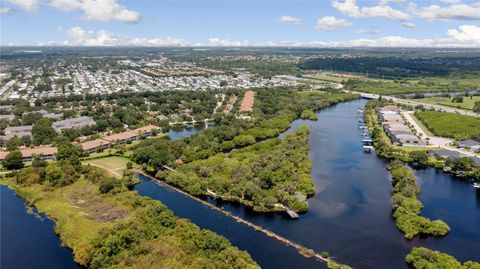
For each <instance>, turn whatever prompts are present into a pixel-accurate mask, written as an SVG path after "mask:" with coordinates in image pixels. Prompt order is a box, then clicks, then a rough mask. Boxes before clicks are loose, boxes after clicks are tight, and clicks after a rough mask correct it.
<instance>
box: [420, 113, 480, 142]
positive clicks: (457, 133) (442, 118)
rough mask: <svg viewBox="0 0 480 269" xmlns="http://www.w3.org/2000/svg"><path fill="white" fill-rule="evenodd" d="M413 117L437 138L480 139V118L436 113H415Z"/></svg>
mask: <svg viewBox="0 0 480 269" xmlns="http://www.w3.org/2000/svg"><path fill="white" fill-rule="evenodd" d="M415 116H416V117H417V118H418V119H419V120H420V121H421V122H422V123H423V125H425V126H426V127H427V128H428V129H429V130H430V131H431V132H432V133H433V134H435V135H437V136H441V137H449V138H453V139H456V140H464V139H472V138H476V139H478V138H480V118H477V117H472V116H464V115H459V114H455V113H447V112H437V111H422V112H417V113H415Z"/></svg>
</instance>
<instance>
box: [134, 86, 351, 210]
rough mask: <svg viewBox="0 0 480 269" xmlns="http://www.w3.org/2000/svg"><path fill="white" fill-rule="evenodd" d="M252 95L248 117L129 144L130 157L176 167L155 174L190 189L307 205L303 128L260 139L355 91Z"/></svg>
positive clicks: (309, 189) (257, 203)
mask: <svg viewBox="0 0 480 269" xmlns="http://www.w3.org/2000/svg"><path fill="white" fill-rule="evenodd" d="M255 98H256V99H255V107H254V111H253V113H252V116H253V119H252V120H249V121H245V120H240V119H237V118H234V117H225V118H223V119H222V120H219V121H217V122H216V125H215V126H214V127H212V128H208V129H206V130H203V131H201V132H199V133H197V134H194V135H192V136H190V137H187V138H184V139H182V140H176V141H171V140H167V139H157V140H149V141H144V142H141V143H140V144H139V145H138V146H137V147H135V148H134V150H133V154H132V160H133V161H134V162H136V163H139V164H142V165H144V166H145V168H147V169H150V170H153V171H158V170H163V169H164V168H165V167H164V166H165V165H166V166H169V167H173V168H178V171H179V172H178V173H175V172H169V171H165V172H161V173H159V174H157V176H159V177H162V178H165V179H166V180H167V181H168V182H169V183H172V184H175V185H176V186H178V187H180V188H181V189H183V190H185V191H187V192H189V193H191V194H194V195H213V196H218V197H223V199H225V200H233V201H239V202H241V203H243V204H246V205H249V206H251V207H253V208H254V209H255V210H257V211H274V210H285V209H284V208H283V205H285V206H288V207H292V209H294V210H295V211H300V212H304V211H306V210H307V208H308V205H307V202H306V198H307V197H309V196H311V195H313V194H314V193H315V189H314V187H313V183H312V181H311V179H310V177H309V171H310V162H309V160H308V129H305V128H301V129H300V130H299V131H298V132H296V133H295V134H292V135H290V136H288V137H287V138H285V139H284V140H282V139H273V140H271V141H265V140H267V139H269V138H274V137H277V136H278V135H279V134H280V133H282V132H284V131H285V130H287V129H288V128H289V126H290V123H291V122H292V121H293V120H295V119H298V118H300V117H301V116H302V115H301V114H302V112H304V111H311V112H310V113H309V112H307V113H309V114H311V113H313V111H317V110H319V109H322V108H324V107H327V106H330V105H332V104H335V103H338V102H342V101H346V100H352V99H355V98H358V95H355V94H345V93H332V92H308V93H298V92H297V91H296V90H294V89H264V90H259V91H257V92H256V95H255ZM310 116H311V117H313V116H312V115H309V117H310ZM285 141H289V142H291V143H292V145H288V144H286V142H285ZM260 142H261V143H260ZM302 144H303V145H302ZM252 145H253V146H252ZM245 147H248V148H245ZM268 147H271V148H268ZM280 157H281V158H280ZM282 158H283V159H282ZM212 192H213V193H215V194H212Z"/></svg>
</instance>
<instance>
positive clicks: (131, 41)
mask: <svg viewBox="0 0 480 269" xmlns="http://www.w3.org/2000/svg"><path fill="white" fill-rule="evenodd" d="M67 34H68V36H69V40H67V41H62V42H56V44H57V45H75V46H187V45H189V43H188V42H187V41H185V40H183V39H180V38H173V37H167V38H153V39H148V38H138V37H137V38H129V37H121V36H117V35H115V34H113V33H110V32H108V31H105V30H99V31H97V32H94V31H87V30H84V29H82V28H81V27H79V26H76V27H73V28H70V29H69V30H68V31H67ZM47 43H48V42H47ZM49 44H52V42H49Z"/></svg>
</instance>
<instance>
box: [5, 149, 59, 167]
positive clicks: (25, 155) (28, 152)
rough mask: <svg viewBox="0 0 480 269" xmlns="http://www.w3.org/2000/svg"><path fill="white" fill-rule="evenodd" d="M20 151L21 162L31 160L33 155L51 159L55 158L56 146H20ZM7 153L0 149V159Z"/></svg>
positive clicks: (47, 159) (46, 159)
mask: <svg viewBox="0 0 480 269" xmlns="http://www.w3.org/2000/svg"><path fill="white" fill-rule="evenodd" d="M20 152H21V153H22V162H24V163H28V162H31V161H33V159H34V158H35V156H39V157H40V159H42V160H45V161H53V160H55V156H56V155H57V148H56V147H50V146H40V147H35V148H21V149H20ZM7 155H8V152H7V151H3V150H2V151H0V160H3V159H5V157H6V156H7Z"/></svg>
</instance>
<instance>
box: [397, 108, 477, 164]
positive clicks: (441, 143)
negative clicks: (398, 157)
mask: <svg viewBox="0 0 480 269" xmlns="http://www.w3.org/2000/svg"><path fill="white" fill-rule="evenodd" d="M402 114H403V115H404V116H405V119H407V121H408V122H409V123H410V124H412V126H413V127H414V128H415V130H417V133H418V134H422V140H425V139H426V138H429V140H428V143H429V144H430V145H432V146H435V147H439V148H443V149H447V150H451V151H457V152H460V154H463V155H465V156H469V157H476V156H477V155H476V154H475V153H473V152H471V151H467V150H465V149H458V148H455V147H452V146H449V145H450V144H451V143H452V142H453V140H452V139H449V138H445V137H438V136H429V135H427V133H425V132H424V131H423V129H422V128H421V127H420V125H418V123H417V122H416V121H415V120H414V119H413V115H412V114H413V111H406V112H402Z"/></svg>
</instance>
